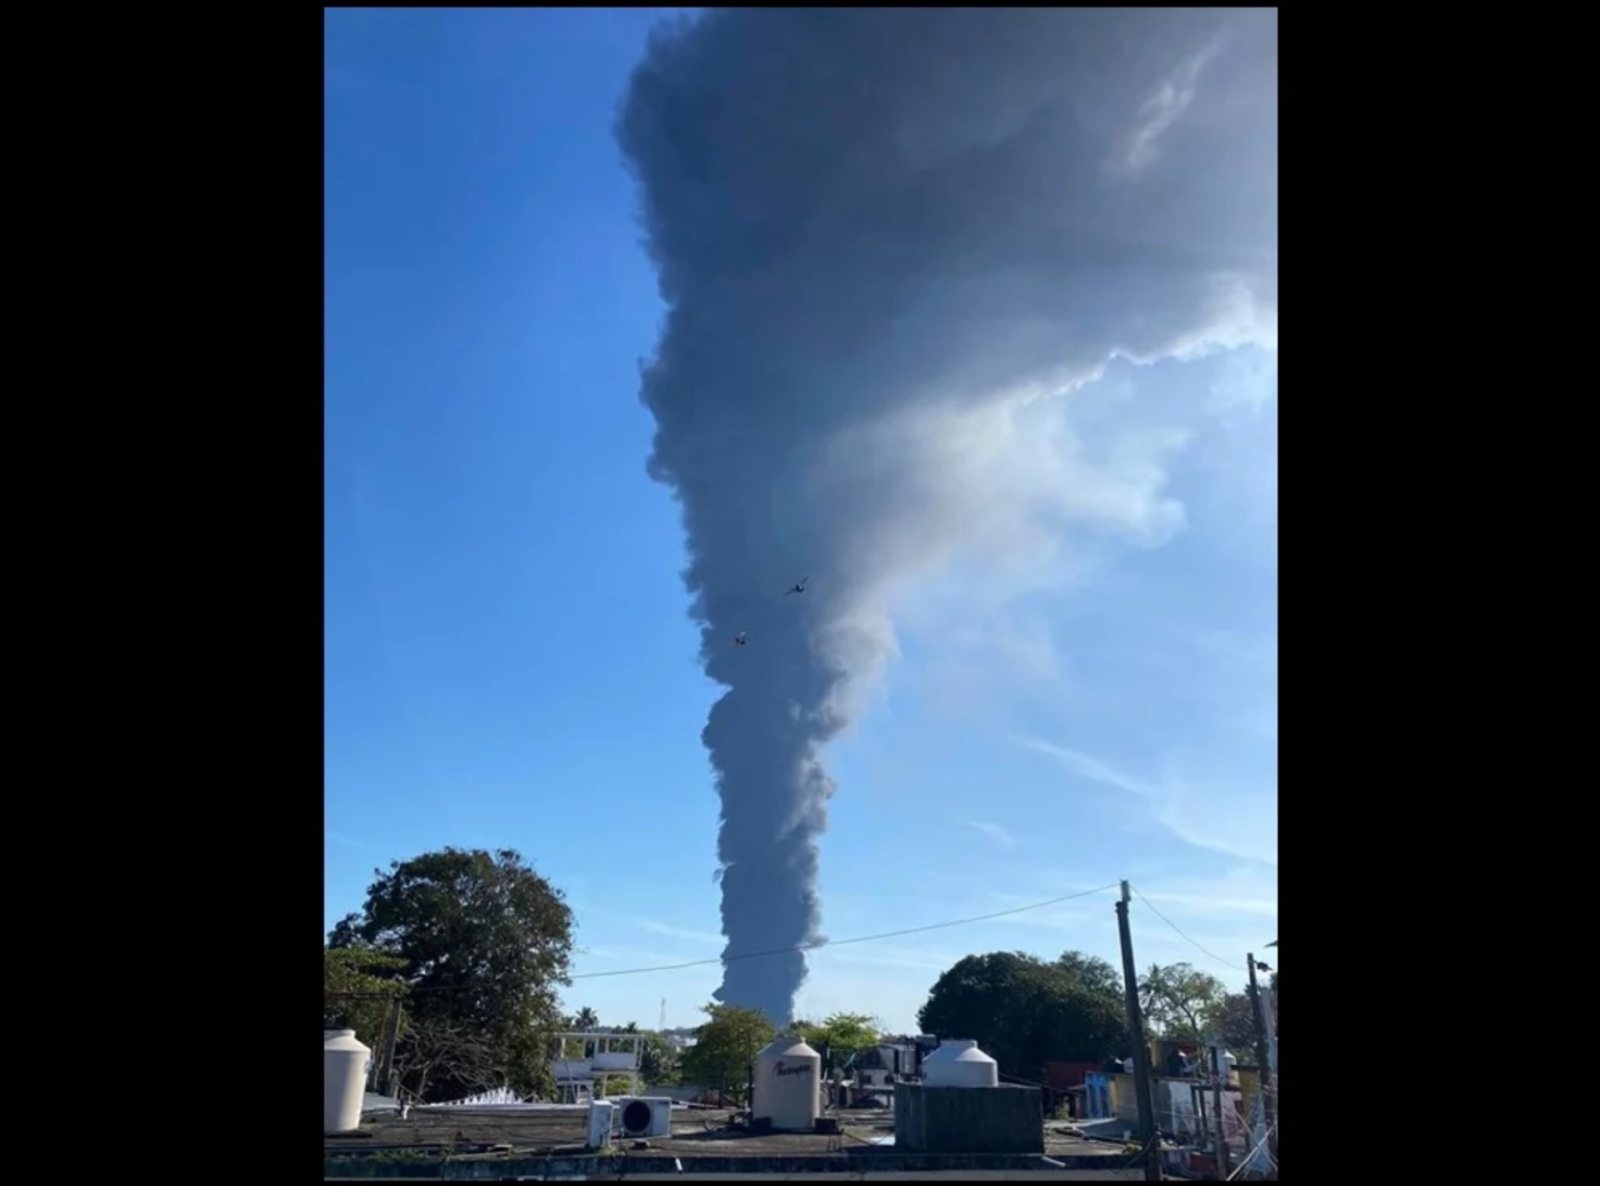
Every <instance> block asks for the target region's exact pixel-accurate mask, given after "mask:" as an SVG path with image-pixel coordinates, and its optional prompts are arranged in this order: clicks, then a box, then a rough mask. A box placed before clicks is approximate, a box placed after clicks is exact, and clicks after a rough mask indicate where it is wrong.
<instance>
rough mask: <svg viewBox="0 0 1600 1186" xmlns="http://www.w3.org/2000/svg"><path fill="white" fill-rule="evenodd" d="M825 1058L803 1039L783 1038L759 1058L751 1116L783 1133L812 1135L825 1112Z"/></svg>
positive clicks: (784, 1036) (762, 1052)
mask: <svg viewBox="0 0 1600 1186" xmlns="http://www.w3.org/2000/svg"><path fill="white" fill-rule="evenodd" d="M821 1077H822V1056H821V1055H820V1054H818V1053H817V1052H816V1051H815V1050H813V1049H811V1047H809V1046H807V1045H806V1044H805V1042H803V1041H801V1040H800V1039H799V1038H796V1037H792V1036H790V1035H789V1034H781V1035H779V1036H778V1037H777V1038H775V1039H774V1040H773V1042H772V1044H771V1045H769V1046H767V1047H766V1048H764V1049H763V1050H762V1051H761V1053H760V1054H758V1055H756V1066H755V1076H754V1078H755V1082H754V1083H753V1084H752V1085H751V1087H752V1090H751V1097H752V1098H751V1101H750V1115H751V1117H752V1118H753V1119H756V1120H761V1119H766V1120H769V1121H771V1123H772V1127H773V1128H774V1129H777V1130H779V1131H788V1132H801V1131H805V1132H809V1131H811V1130H813V1129H815V1128H816V1127H817V1117H818V1116H819V1115H820V1114H821V1111H822V1107H821V1105H822V1101H821V1099H820V1098H819V1095H820V1092H821Z"/></svg>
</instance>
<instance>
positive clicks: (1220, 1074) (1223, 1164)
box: [1211, 1035, 1249, 1182]
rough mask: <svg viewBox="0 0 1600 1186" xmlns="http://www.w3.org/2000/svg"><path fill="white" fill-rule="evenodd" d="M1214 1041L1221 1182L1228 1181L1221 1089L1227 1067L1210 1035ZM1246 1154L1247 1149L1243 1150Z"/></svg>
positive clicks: (1213, 1075) (1213, 1087)
mask: <svg viewBox="0 0 1600 1186" xmlns="http://www.w3.org/2000/svg"><path fill="white" fill-rule="evenodd" d="M1212 1036H1213V1037H1214V1038H1215V1039H1216V1040H1215V1042H1214V1043H1213V1044H1212V1047H1211V1102H1212V1104H1213V1105H1214V1106H1215V1109H1216V1113H1217V1173H1218V1174H1220V1175H1221V1176H1222V1180H1223V1181H1224V1182H1226V1181H1227V1180H1228V1126H1227V1124H1226V1123H1225V1122H1224V1121H1223V1119H1222V1088H1223V1080H1224V1079H1225V1078H1227V1071H1225V1070H1224V1069H1223V1068H1224V1067H1225V1066H1226V1065H1227V1064H1225V1063H1224V1062H1223V1061H1222V1039H1221V1038H1220V1037H1217V1036H1216V1035H1212ZM1245 1152H1246V1153H1248V1152H1249V1149H1246V1150H1245Z"/></svg>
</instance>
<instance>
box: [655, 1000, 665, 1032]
mask: <svg viewBox="0 0 1600 1186" xmlns="http://www.w3.org/2000/svg"><path fill="white" fill-rule="evenodd" d="M656 1028H657V1029H658V1030H659V1031H660V1032H662V1033H665V1032H666V1029H667V998H666V997H662V998H661V1024H660V1025H659V1026H658V1027H656Z"/></svg>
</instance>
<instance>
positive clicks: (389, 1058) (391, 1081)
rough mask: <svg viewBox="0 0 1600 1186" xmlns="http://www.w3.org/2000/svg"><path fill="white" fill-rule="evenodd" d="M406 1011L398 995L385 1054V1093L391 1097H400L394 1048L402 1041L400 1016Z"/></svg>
mask: <svg viewBox="0 0 1600 1186" xmlns="http://www.w3.org/2000/svg"><path fill="white" fill-rule="evenodd" d="M404 1012H405V1002H403V1001H402V1000H401V999H400V998H399V997H396V998H395V1001H394V1021H393V1023H392V1024H391V1025H390V1026H389V1040H388V1042H386V1043H385V1046H384V1056H383V1071H384V1079H385V1080H386V1082H387V1086H388V1090H387V1091H386V1092H385V1093H384V1094H385V1095H387V1096H388V1097H389V1098H390V1099H397V1098H399V1097H398V1095H397V1093H398V1092H399V1090H400V1088H399V1085H398V1084H397V1083H396V1081H395V1077H394V1048H395V1046H396V1044H397V1043H398V1042H399V1041H400V1018H401V1015H402V1014H403V1013H404Z"/></svg>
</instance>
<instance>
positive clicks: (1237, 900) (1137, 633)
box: [324, 9, 1277, 1029]
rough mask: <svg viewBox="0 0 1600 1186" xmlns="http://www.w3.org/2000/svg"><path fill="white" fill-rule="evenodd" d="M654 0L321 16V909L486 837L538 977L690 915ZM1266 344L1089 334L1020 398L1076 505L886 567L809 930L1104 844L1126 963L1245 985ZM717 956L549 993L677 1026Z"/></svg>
mask: <svg viewBox="0 0 1600 1186" xmlns="http://www.w3.org/2000/svg"><path fill="white" fill-rule="evenodd" d="M657 16H658V14H657V13H654V12H650V11H646V10H617V9H609V10H608V9H574V10H551V9H546V10H509V9H508V10H330V11H329V12H328V14H327V51H326V87H327V100H326V117H325V122H326V176H327V188H326V282H325V285H326V304H327V322H326V411H325V434H326V473H325V488H326V495H325V510H324V519H325V533H326V545H325V546H326V558H325V562H326V593H325V600H326V610H325V614H326V627H325V629H326V639H325V645H326V673H325V685H326V717H325V748H326V770H325V777H326V857H325V871H326V915H327V920H328V922H329V924H330V925H331V923H332V922H333V921H334V920H335V919H337V918H339V917H340V916H342V915H343V914H344V913H346V912H347V911H349V910H352V909H356V908H357V907H358V906H359V904H360V901H361V898H362V893H363V890H364V887H365V886H366V884H367V883H368V881H369V880H370V878H371V873H372V870H373V868H374V867H375V866H386V865H387V863H388V862H389V861H390V860H391V859H395V858H404V857H407V856H411V855H415V854H417V853H419V852H422V851H425V850H428V849H431V848H436V847H440V846H442V845H446V844H454V845H460V846H474V847H490V848H493V847H500V846H510V847H515V848H518V849H520V850H521V851H522V852H523V853H524V854H525V855H526V856H528V857H529V858H530V859H531V860H532V861H533V862H534V863H535V864H536V865H537V867H538V868H539V869H540V871H541V872H543V873H544V874H545V875H546V876H548V877H549V878H550V879H551V880H552V881H553V882H554V883H555V884H557V885H558V886H560V887H562V888H563V889H564V890H565V891H566V892H567V894H568V895H569V897H570V899H571V901H572V904H573V906H574V908H575V910H576V914H577V922H578V936H577V937H578V943H579V944H580V947H581V948H582V954H581V955H580V956H579V957H578V959H577V960H576V963H575V967H574V971H575V972H576V973H579V974H585V973H599V972H608V971H614V970H618V969H625V968H631V967H637V966H642V965H652V964H659V963H675V962H680V961H686V960H694V959H703V958H710V957H714V956H715V955H716V954H717V952H718V950H719V947H720V939H719V938H718V936H717V930H718V922H717V918H718V914H717V909H718V892H719V891H718V888H717V886H716V885H715V884H714V883H713V880H712V869H713V865H714V846H715V838H716V829H717V801H716V798H715V795H714V794H713V792H712V789H711V785H710V778H709V767H708V763H707V759H706V755H705V753H704V751H703V749H702V747H701V743H700V737H699V735H700V730H701V728H702V727H703V725H704V722H705V715H706V711H707V709H708V707H709V705H710V703H711V702H712V700H713V699H714V697H715V694H716V690H715V687H714V686H713V685H712V684H711V683H710V681H708V680H707V679H706V678H705V676H704V675H703V674H702V673H701V671H700V669H699V665H698V662H697V659H696V653H697V648H698V645H699V636H698V632H697V630H696V629H695V628H694V626H693V625H692V623H691V622H690V621H689V619H688V617H687V615H686V605H687V597H686V595H685V593H684V591H683V588H682V584H681V582H680V580H679V572H680V571H681V569H682V567H683V565H684V563H685V557H684V550H683V540H682V532H681V529H680V527H679V523H678V519H677V514H676V510H675V507H674V505H673V502H672V499H671V496H670V494H669V492H668V491H667V490H666V489H665V488H664V487H661V486H658V485H655V484H653V483H652V482H650V481H649V479H648V478H647V477H646V476H645V472H644V458H645V456H646V454H647V453H648V451H649V447H650V439H651V434H652V430H653V426H652V423H651V420H650V417H649V415H648V414H647V413H646V412H645V410H644V409H643V408H642V407H641V406H640V404H639V402H638V399H637V389H638V369H637V367H638V360H639V359H640V358H641V357H643V356H646V355H648V354H649V352H650V351H651V349H652V346H653V343H654V339H655V335H656V332H657V328H658V324H659V319H660V317H661V313H662V309H661V305H660V302H659V300H658V298H657V296H656V292H655V282H654V276H653V273H652V271H651V269H650V266H649V264H648V262H647V260H646V259H645V258H644V255H643V253H642V252H641V250H640V249H639V246H638V240H639V233H638V231H637V229H636V227H635V224H634V219H633V210H634V208H635V199H634V195H633V191H632V187H631V183H630V181H629V178H628V176H627V175H626V173H625V172H624V170H623V168H622V165H621V163H620V158H619V154H618V151H617V149H616V147H615V144H614V142H613V140H612V137H611V121H612V117H613V112H614V109H615V104H616V101H617V99H618V96H619V95H620V94H621V92H622V90H623V88H624V86H625V84H626V80H627V76H628V71H629V70H630V68H631V66H632V65H633V63H634V62H635V61H636V60H637V58H638V56H639V54H640V52H641V50H642V48H643V44H644V35H645V32H646V30H647V28H648V26H649V24H650V23H651V21H652V20H654V19H656V18H657ZM1275 359H1276V355H1275V352H1269V351H1267V350H1263V349H1261V348H1260V345H1259V344H1255V345H1240V346H1237V347H1236V348H1234V349H1231V350H1216V351H1213V352H1211V353H1209V354H1207V355H1205V356H1203V357H1197V358H1194V359H1191V360H1188V361H1166V362H1161V363H1156V364H1153V365H1134V364H1133V363H1130V362H1126V361H1115V362H1113V363H1111V364H1110V366H1108V367H1107V368H1106V371H1105V373H1104V375H1103V377H1102V378H1100V379H1099V380H1097V381H1096V382H1094V383H1091V384H1089V385H1087V386H1085V387H1082V388H1080V389H1079V390H1077V391H1076V392H1074V393H1073V394H1072V395H1071V397H1070V398H1069V399H1068V400H1067V401H1065V403H1064V404H1063V405H1062V406H1061V407H1060V408H1056V409H1054V410H1052V411H1049V412H1048V413H1045V412H1041V413H1040V415H1041V416H1044V415H1048V416H1049V417H1050V419H1049V422H1048V423H1045V422H1043V421H1041V422H1040V423H1039V424H1037V425H1032V426H1029V425H1022V426H1021V428H1020V429H1019V432H1020V438H1019V439H1025V440H1027V441H1049V442H1052V444H1051V447H1050V448H1048V449H1044V448H1043V447H1042V446H1041V451H1040V452H1039V454H1038V455H1037V456H1036V457H1033V460H1034V461H1036V462H1037V464H1038V465H1040V466H1051V467H1055V468H1054V469H1053V470H1052V472H1053V473H1059V474H1061V475H1062V476H1061V478H1060V481H1061V482H1062V484H1063V489H1068V488H1070V490H1071V491H1075V492H1080V495H1081V497H1083V498H1084V499H1086V500H1089V501H1090V502H1092V503H1093V505H1092V507H1089V509H1088V510H1087V511H1085V512H1084V513H1083V514H1077V515H1070V516H1067V517H1066V518H1065V519H1064V520H1063V525H1062V527H1061V529H1060V530H1059V532H1057V533H1056V534H1055V535H1053V536H1052V538H1051V540H1050V541H1049V546H1048V547H1046V548H1043V549H1042V550H1035V551H1033V552H1031V553H1029V555H1031V556H1033V557H1034V560H1033V561H1031V562H1030V563H1028V564H1023V565H1018V564H1013V563H1010V561H1011V559H1014V557H1015V555H1016V553H1012V552H1008V553H1007V554H1006V555H1007V558H1008V560H1007V566H1006V567H1005V569H1004V572H1003V573H1002V574H1001V576H998V577H997V576H996V568H995V566H994V563H993V561H994V559H995V558H994V557H993V556H990V555H987V554H986V553H985V552H984V549H983V548H982V547H978V546H975V547H971V548H967V549H966V550H964V551H963V550H959V549H958V550H957V552H955V553H954V554H952V556H951V558H950V562H949V564H948V565H947V567H946V568H945V569H944V570H943V571H942V572H941V573H940V574H938V575H937V576H935V577H933V578H931V579H930V580H928V581H926V582H923V583H921V584H919V585H918V586H917V587H915V588H912V589H909V590H906V591H904V592H903V593H902V594H900V595H899V597H898V599H897V601H896V604H895V628H896V635H897V641H898V647H899V657H898V659H897V660H896V662H895V663H893V664H892V665H891V667H890V669H889V671H888V673H887V675H886V677H885V679H884V681H883V684H882V686H881V687H880V688H879V689H878V691H877V693H876V697H875V699H874V701H873V703H872V705H871V707H870V709H869V711H868V712H867V713H866V715H865V716H864V717H863V719H862V720H861V721H860V722H859V723H858V726H857V727H856V728H855V729H854V730H853V731H852V732H851V733H850V734H848V735H847V736H846V737H844V738H843V739H842V740H841V741H839V742H838V743H836V744H835V745H834V746H833V748H832V750H831V751H830V754H829V765H830V768H831V769H832V771H833V773H834V775H835V777H836V778H837V779H838V781H839V784H840V790H839V793H838V794H837V796H836V797H835V798H834V799H833V801H832V805H831V811H830V828H829V831H828V833H827V836H826V837H825V840H824V847H823V869H822V895H823V898H822V900H823V909H824V930H825V932H826V933H827V934H828V935H830V936H832V937H834V938H849V937H853V936H857V935H864V934H872V933H877V932H882V931H889V930H894V929H897V928H904V927H915V926H922V925H927V924H930V923H936V922H941V921H944V920H948V919H953V918H961V917H965V916H968V915H975V914H983V913H988V912H992V911H995V910H1001V909H1005V908H1007V907H1009V906H1014V905H1021V904H1024V903H1027V902H1030V901H1038V900H1042V899H1046V898H1053V897H1059V896H1062V895H1065V894H1069V893H1073V892H1074V891H1077V890H1080V889H1088V888H1091V887H1094V886H1098V885H1103V884H1105V883H1108V882H1112V881H1115V880H1117V879H1118V878H1122V877H1127V878H1130V879H1131V880H1132V881H1133V883H1134V884H1135V885H1136V886H1137V887H1138V888H1139V889H1140V890H1141V891H1142V893H1143V894H1144V895H1146V897H1147V898H1148V899H1149V900H1150V902H1151V903H1153V904H1154V905H1155V906H1156V907H1157V908H1158V909H1159V910H1160V911H1161V913H1162V914H1164V915H1165V916H1166V918H1167V919H1168V920H1170V922H1171V923H1175V924H1176V925H1177V926H1178V927H1180V928H1181V929H1182V930H1183V932H1185V933H1186V934H1187V936H1188V938H1185V937H1183V936H1181V935H1179V934H1178V933H1177V932H1176V931H1175V930H1174V929H1173V928H1172V927H1171V926H1169V925H1168V922H1164V921H1162V920H1161V919H1159V918H1158V917H1156V916H1155V915H1154V914H1153V913H1152V912H1151V910H1150V909H1149V908H1148V907H1147V906H1146V905H1145V904H1144V903H1142V902H1137V901H1136V903H1135V907H1134V914H1133V918H1134V924H1135V946H1136V951H1137V954H1138V958H1139V962H1140V963H1141V965H1143V964H1148V963H1150V962H1152V961H1159V962H1172V961H1176V960H1189V961H1191V962H1193V963H1195V964H1196V965H1197V966H1199V967H1202V968H1205V969H1206V970H1208V971H1211V972H1213V973H1215V974H1217V975H1219V976H1221V977H1222V978H1223V979H1224V980H1225V981H1226V982H1228V983H1229V984H1230V985H1234V986H1237V985H1238V984H1240V983H1242V981H1243V972H1242V965H1243V955H1244V952H1245V951H1246V950H1247V949H1251V948H1255V949H1259V948H1260V946H1261V944H1263V943H1265V942H1266V941H1268V940H1270V939H1273V938H1275V937H1276V926H1277V919H1276V901H1277V878H1276V863H1277V843H1276V831H1277V808H1276V799H1277V725H1276V722H1277V674H1276V672H1277V645H1276V637H1277V611H1276V588H1277V552H1276V533H1277V519H1276V498H1277V466H1276V432H1277V420H1276V363H1275ZM1030 456H1032V455H1030ZM1063 467H1064V468H1063ZM1086 505H1087V504H1086ZM1091 512H1092V513H1091ZM1191 940H1192V941H1193V942H1192V941H1191ZM1196 942H1197V943H1198V944H1199V945H1200V946H1201V947H1203V948H1205V949H1206V950H1207V951H1208V952H1210V953H1213V954H1214V955H1215V956H1218V957H1222V958H1221V959H1220V960H1219V959H1214V958H1212V955H1208V954H1205V953H1204V952H1202V951H1201V950H1199V949H1198V948H1197V947H1196V946H1195V943H1196ZM1069 948H1073V949H1078V950H1083V951H1088V952H1091V953H1094V954H1098V955H1102V956H1105V957H1106V958H1108V959H1111V960H1112V961H1113V962H1115V961H1116V958H1117V943H1116V928H1115V921H1114V916H1113V913H1112V895H1111V894H1109V893H1107V894H1101V895H1098V896H1096V897H1092V898H1087V899H1083V900H1080V901H1076V902H1073V903H1070V904H1068V905H1065V906H1062V907H1057V908H1051V909H1047V910H1043V911H1039V912H1037V913H1031V914H1023V915H1018V916H1014V917H1013V918H1010V919H1006V920H998V921H992V922H986V923H978V924H972V925H969V926H960V927H953V928H950V929H947V930H941V931H934V932H931V933H927V934H922V935H915V936H908V937H905V938H902V939H890V940H885V941H883V942H881V943H875V944H861V945H855V946H851V947H845V948H840V949H838V950H835V951H822V952H818V953H815V954H814V955H813V956H812V957H811V966H812V975H811V979H810V981H809V982H808V984H807V985H806V987H805V989H804V990H803V992H802V994H801V997H800V1002H799V1003H800V1009H801V1011H802V1012H806V1013H813V1014H820V1013H824V1012H827V1011H830V1010H833V1009H851V1010H862V1011H866V1012H870V1013H874V1014H876V1015H878V1016H879V1017H881V1018H882V1019H883V1020H884V1021H885V1022H886V1023H887V1024H888V1025H889V1026H891V1027H892V1028H895V1029H910V1028H912V1027H914V1024H915V1022H914V1013H915V1010H916V1008H917V1006H918V1005H919V1004H920V1003H921V1002H922V1000H923V999H925V996H926V992H927V989H928V987H929V986H930V985H931V984H932V983H933V981H934V979H935V978H936V977H937V975H938V973H939V972H940V970H941V969H942V968H944V967H946V966H948V965H949V964H950V963H951V962H954V960H956V959H958V958H960V957H961V956H962V955H965V954H968V953H971V952H982V951H990V950H996V949H1023V950H1031V951H1036V952H1039V953H1041V954H1045V955H1055V954H1058V953H1059V952H1060V951H1062V950H1065V949H1069ZM719 979H720V972H719V969H718V968H717V967H715V966H706V967H700V968H692V969H684V970H680V971H674V972H665V973H652V974H643V975H630V976H617V977H610V978H601V979H591V980H579V981H577V982H576V983H575V984H574V985H573V987H572V988H571V989H570V990H569V991H568V992H567V994H566V999H567V1001H568V1003H569V1005H570V1006H571V1007H573V1008H576V1007H578V1006H580V1005H589V1006H592V1007H593V1008H595V1009H596V1010H597V1011H598V1012H599V1013H600V1015H601V1017H602V1019H604V1020H606V1021H608V1022H609V1021H617V1022H622V1021H627V1020H637V1021H640V1022H641V1023H646V1024H653V1023H654V1022H655V1020H656V1018H657V1016H658V1014H659V1011H660V1006H661V1001H662V999H663V998H665V999H666V1002H667V1014H668V1019H669V1023H670V1024H675V1025H681V1024H691V1023H693V1022H694V1021H695V1020H696V1016H697V1015H696V1010H697V1008H698V1006H700V1005H701V1004H703V1003H704V1002H705V1001H706V1000H708V999H709V996H710V993H711V991H712V989H713V988H715V986H716V984H717V982H718V980H719Z"/></svg>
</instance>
